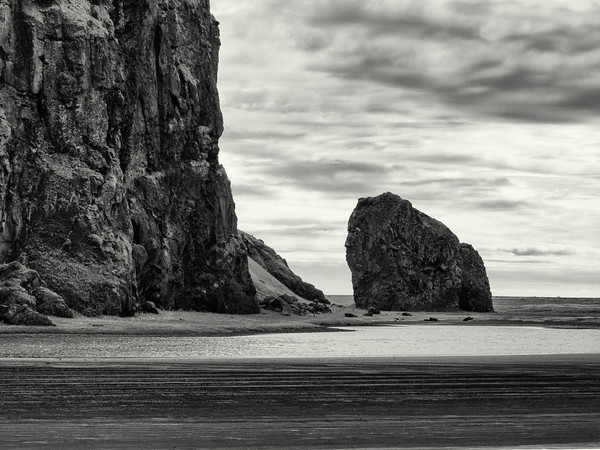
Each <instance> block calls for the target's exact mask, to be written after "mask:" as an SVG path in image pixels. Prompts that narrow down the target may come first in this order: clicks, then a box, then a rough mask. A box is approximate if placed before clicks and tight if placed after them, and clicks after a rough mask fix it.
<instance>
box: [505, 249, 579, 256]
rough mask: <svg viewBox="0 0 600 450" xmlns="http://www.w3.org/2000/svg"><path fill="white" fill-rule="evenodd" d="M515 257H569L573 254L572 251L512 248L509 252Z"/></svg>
mask: <svg viewBox="0 0 600 450" xmlns="http://www.w3.org/2000/svg"><path fill="white" fill-rule="evenodd" d="M510 253H512V254H513V255H515V256H569V255H573V254H575V252H573V251H572V250H541V249H539V248H534V247H529V248H513V249H512V250H510Z"/></svg>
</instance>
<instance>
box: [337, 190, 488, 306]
mask: <svg viewBox="0 0 600 450" xmlns="http://www.w3.org/2000/svg"><path fill="white" fill-rule="evenodd" d="M346 260H347V262H348V265H349V267H350V270H351V272H352V285H353V289H354V301H355V303H356V305H357V306H359V307H362V308H368V307H371V306H378V307H379V308H381V309H384V310H396V311H401V310H422V311H446V310H455V309H459V308H461V309H464V310H467V311H479V312H487V311H493V307H492V295H491V292H490V286H489V281H488V278H487V275H486V271H485V266H484V264H483V261H482V259H481V258H480V257H479V254H478V253H477V252H476V251H475V250H474V249H473V247H471V246H470V245H468V244H461V243H460V242H459V240H458V238H457V237H456V236H455V235H454V233H452V232H451V231H450V230H449V229H448V228H447V227H446V226H445V225H444V224H442V223H441V222H439V221H437V220H435V219H433V218H431V217H429V216H427V215H425V214H423V213H422V212H420V211H418V210H416V209H415V208H413V207H412V205H411V203H410V202H409V201H407V200H403V199H402V198H400V197H399V196H397V195H394V194H391V193H389V192H388V193H385V194H382V195H380V196H378V197H369V198H361V199H360V200H359V201H358V205H357V206H356V208H355V210H354V212H353V213H352V215H351V217H350V220H349V223H348V238H347V240H346Z"/></svg>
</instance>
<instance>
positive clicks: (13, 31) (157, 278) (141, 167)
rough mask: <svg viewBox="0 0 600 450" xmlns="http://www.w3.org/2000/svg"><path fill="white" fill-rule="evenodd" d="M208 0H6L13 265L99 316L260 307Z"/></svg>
mask: <svg viewBox="0 0 600 450" xmlns="http://www.w3.org/2000/svg"><path fill="white" fill-rule="evenodd" d="M217 25H218V24H217V22H216V21H215V19H214V18H213V17H212V16H211V14H210V12H209V2H208V0H178V1H174V0H135V1H119V0H116V1H112V0H111V1H108V0H92V1H88V0H77V1H75V0H44V1H41V0H36V1H34V0H0V262H9V261H14V260H18V261H20V262H22V263H24V264H25V265H26V266H28V267H30V268H31V269H35V270H36V271H37V272H38V273H39V274H40V276H41V277H42V278H43V279H44V280H45V282H46V283H47V285H48V287H49V288H50V289H51V290H52V291H54V292H55V293H57V294H60V295H61V296H62V297H63V298H64V299H65V300H66V302H67V304H68V305H69V306H70V307H71V308H74V309H76V310H78V311H81V312H83V313H86V314H92V315H93V314H102V313H104V314H115V315H116V314H121V315H127V314H132V313H133V312H134V310H135V307H136V304H140V303H143V302H144V301H152V302H154V303H155V304H156V306H158V307H160V308H183V309H196V310H209V311H218V312H231V313H251V312H257V311H258V304H257V302H256V300H255V298H254V288H253V286H252V283H251V280H250V276H249V273H248V269H247V257H246V254H245V252H244V250H243V249H242V247H241V242H240V239H239V237H238V236H237V223H236V216H235V212H234V203H233V200H232V197H231V191H230V186H229V181H228V179H227V176H226V174H225V171H224V170H223V168H222V167H221V166H220V165H219V161H218V151H219V149H218V138H219V136H220V135H221V132H222V129H223V125H222V117H221V112H220V109H219V100H218V94H217V89H216V78H217V63H218V49H219V45H220V42H219V32H218V27H217Z"/></svg>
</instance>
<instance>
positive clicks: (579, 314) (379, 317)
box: [0, 297, 600, 336]
mask: <svg viewBox="0 0 600 450" xmlns="http://www.w3.org/2000/svg"><path fill="white" fill-rule="evenodd" d="M558 302H562V303H558ZM495 305H496V309H497V312H494V313H473V312H467V311H456V312H411V313H403V312H399V311H382V313H381V314H375V315H373V316H365V315H364V314H365V312H366V311H364V310H362V309H358V308H356V307H354V306H343V305H336V304H333V305H332V307H331V309H332V313H328V314H315V315H314V316H313V315H312V314H309V315H304V316H299V315H284V314H281V313H278V312H274V311H269V310H262V311H261V314H255V315H229V314H213V313H201V312H193V311H161V312H160V314H158V315H155V314H146V313H142V314H138V315H136V316H135V317H127V318H123V317H114V316H100V317H85V316H82V315H76V317H75V318H73V319H65V318H58V317H53V318H52V321H53V322H54V323H55V324H56V326H55V327H31V326H14V325H5V324H0V334H15V333H18V334H40V333H53V334H113V335H132V336H140V335H141V336H143V335H152V336H239V335H249V334H266V333H297V332H324V331H336V330H335V328H336V327H342V326H383V325H412V324H423V323H428V324H430V325H432V326H437V325H448V324H452V325H464V326H477V325H510V326H545V327H557V328H560V327H563V328H600V299H585V301H583V300H582V299H573V300H572V301H569V299H539V298H515V297H501V298H498V299H496V300H495ZM346 314H353V315H354V316H356V317H346ZM407 314H410V315H407ZM468 317H470V318H472V320H469V321H465V319H467V318H468ZM431 318H433V319H437V321H430V319H431Z"/></svg>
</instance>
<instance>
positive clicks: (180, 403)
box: [0, 298, 600, 448]
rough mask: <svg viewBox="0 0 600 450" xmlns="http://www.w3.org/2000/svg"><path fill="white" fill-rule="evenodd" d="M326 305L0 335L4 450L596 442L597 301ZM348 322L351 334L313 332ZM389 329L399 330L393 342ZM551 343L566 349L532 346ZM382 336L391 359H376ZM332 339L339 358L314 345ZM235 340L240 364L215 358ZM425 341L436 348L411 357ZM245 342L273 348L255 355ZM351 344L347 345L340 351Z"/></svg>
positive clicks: (1, 330) (87, 322)
mask: <svg viewBox="0 0 600 450" xmlns="http://www.w3.org/2000/svg"><path fill="white" fill-rule="evenodd" d="M332 301H334V302H337V303H338V304H340V305H341V306H338V307H335V308H334V313H333V314H331V315H325V314H324V315H321V316H319V315H316V316H315V317H312V316H311V317H306V316H304V317H292V316H281V315H280V314H277V313H273V312H272V311H269V312H265V314H261V315H256V316H217V315H214V314H202V313H184V312H163V313H162V314H161V315H159V316H154V315H152V316H151V315H142V316H140V317H137V318H130V319H123V318H111V317H101V318H93V319H90V318H83V317H78V318H75V319H74V322H67V320H68V319H65V323H67V324H70V325H63V323H62V322H60V323H58V326H56V327H52V328H49V329H48V330H47V331H46V329H44V330H43V331H42V332H40V331H39V330H38V332H37V333H35V332H34V333H32V332H31V330H30V329H28V328H27V327H8V326H0V383H1V385H2V386H3V388H2V396H0V433H1V435H2V439H1V440H0V447H1V448H406V447H410V448H432V447H434V448H435V447H444V448H460V447H463V448H474V447H475V448H476V447H493V448H499V447H500V448H501V447H506V448H514V447H519V446H524V447H531V448H540V447H542V448H573V447H576V448H597V447H600V434H599V433H598V431H597V430H598V429H599V428H600V339H597V337H596V336H595V335H594V336H591V337H590V336H587V335H586V336H585V337H583V338H582V337H581V336H583V335H582V334H581V333H584V334H585V333H592V334H594V333H598V332H600V329H599V327H598V320H599V319H598V317H599V315H600V314H599V313H600V300H598V299H582V300H569V301H567V300H565V299H539V298H537V299H519V298H497V299H496V300H495V306H496V310H497V312H495V313H489V314H473V313H465V312H452V313H412V316H403V315H402V313H401V312H389V313H388V312H385V313H383V314H381V315H379V316H373V317H367V316H362V314H361V310H357V309H355V308H353V307H352V306H349V305H343V304H342V303H343V301H344V299H342V298H338V299H335V298H334V299H332ZM346 301H347V299H346ZM570 303H571V304H570ZM344 306H345V307H344ZM348 311H352V312H353V313H355V315H357V317H356V318H346V317H345V313H346V312H348ZM161 316H162V317H161ZM431 316H435V318H437V319H438V321H437V322H431V321H427V322H425V320H426V319H429V318H430V317H431ZM467 316H470V317H473V319H474V320H472V321H468V322H463V319H464V318H465V317H467ZM396 319H398V320H396ZM161 320H162V321H164V322H161ZM181 322H183V323H181ZM357 322H358V323H357ZM73 324H74V325H73ZM132 324H133V326H132ZM169 324H173V325H174V327H173V328H174V329H173V330H171V333H168V330H169ZM98 325H100V326H98ZM205 325H207V327H205ZM342 325H350V328H351V329H354V330H357V331H354V332H350V331H346V332H340V333H314V332H311V333H308V334H305V332H306V331H307V330H311V331H317V330H331V329H332V328H334V329H335V328H336V327H340V326H342ZM178 327H179V328H178ZM132 329H133V332H132ZM7 330H8V331H7ZM287 330H292V331H296V332H298V333H294V334H285V333H281V332H282V331H287ZM361 330H364V331H365V334H363V333H361ZM378 330H380V331H381V332H382V333H383V335H379V337H378V338H377V339H371V340H368V342H367V343H366V345H359V342H360V341H361V339H363V338H361V335H362V336H363V337H364V336H371V337H373V336H377V333H375V334H373V332H377V331H378ZM386 330H391V331H393V330H400V331H401V333H400V335H401V336H403V338H402V339H403V340H402V339H398V343H397V347H394V346H393V344H394V342H393V341H390V338H389V336H391V335H390V334H389V333H388V332H387V331H386ZM269 331H272V333H269ZM496 332H498V333H500V334H495V335H494V336H496V337H495V338H493V339H492V335H493V333H496ZM261 333H262V334H261ZM386 333H388V334H386ZM555 334H556V336H557V337H558V340H557V341H555V343H556V342H558V343H559V344H560V340H561V337H562V341H563V344H564V345H563V344H560V345H562V346H561V347H558V350H557V349H556V348H554V347H552V346H551V345H550V344H548V343H547V342H549V341H547V342H546V343H544V342H543V341H539V340H540V339H547V338H548V336H555ZM230 335H231V337H228V336H230ZM437 335H439V336H442V337H441V338H440V339H439V341H438V343H437V344H436V343H435V340H432V339H433V337H435V336H437ZM338 336H340V337H338ZM381 336H388V337H387V338H385V339H387V343H385V345H387V346H388V347H386V348H388V349H391V350H390V351H392V352H393V353H381V352H378V351H377V349H378V348H383V347H384V342H383V340H384V339H383V338H382V337H381ZM540 336H541V337H540ZM577 336H579V337H577ZM509 337H510V339H509ZM193 339H199V340H198V341H197V342H203V344H202V345H199V344H198V343H196V344H194V341H193ZM244 339H247V342H246V341H244ZM469 339H470V341H469ZM553 339H554V338H553ZM575 339H580V341H576V340H575ZM186 340H190V341H189V342H188V343H187V344H185V345H184V347H183V348H184V350H185V351H179V350H178V347H177V345H178V344H177V342H178V341H181V342H184V341H185V342H187V341H186ZM338 340H340V341H339V342H346V344H343V345H342V344H339V345H338V344H332V345H330V346H329V347H328V348H329V349H330V350H328V351H331V352H334V353H327V352H321V353H319V352H317V351H316V350H315V349H318V348H319V346H323V347H327V345H328V344H327V343H328V342H331V343H334V342H338ZM511 340H512V341H519V340H520V341H522V342H521V344H522V345H523V346H524V347H521V348H522V349H524V350H519V351H517V350H516V349H515V348H512V347H510V348H509V346H508V342H509V341H511ZM221 341H222V342H221ZM234 341H235V342H237V341H239V342H241V343H242V344H236V345H238V347H239V348H238V350H237V353H236V355H235V357H232V356H231V354H221V355H220V356H219V355H218V354H217V355H216V356H217V357H216V358H215V357H213V358H210V357H206V356H207V355H210V354H211V352H212V354H213V356H214V354H215V353H218V351H217V350H218V348H219V345H229V344H227V343H228V342H229V343H231V342H234ZM429 341H431V342H430V344H427V345H432V348H436V349H437V350H435V351H434V352H432V353H422V354H419V353H418V352H417V353H415V349H416V350H419V349H420V350H421V351H423V349H424V348H425V343H426V342H429ZM448 341H453V342H452V344H453V345H454V347H451V346H450V347H449V346H447V345H446V346H445V345H444V342H448ZM248 342H254V344H252V345H254V346H255V347H254V348H255V349H256V348H260V346H261V345H262V347H263V348H266V349H267V350H268V351H267V352H265V353H263V354H262V356H260V357H256V354H253V353H252V352H251V351H250V347H248ZM353 342H354V344H353ZM577 342H580V343H581V344H580V345H579V344H578V343H577ZM115 343H116V345H115ZM290 343H291V344H290ZM88 344H89V346H87V347H86V345H88ZM559 344H556V345H559ZM567 344H569V345H568V346H567ZM182 345H183V344H182ZM194 345H195V347H194ZM302 345H304V346H305V347H303V350H302V351H301V352H300V353H292V354H293V355H295V356H294V357H285V352H286V351H289V350H290V349H294V348H296V349H297V348H298V347H299V346H300V347H301V346H302ZM344 345H345V346H352V345H354V350H353V351H351V352H348V353H342V354H343V355H345V356H343V357H339V356H338V357H335V356H331V355H333V354H337V353H335V352H339V351H340V349H341V348H343V347H344ZM486 345H487V346H488V347H489V348H490V351H489V352H487V353H486V352H485V351H483V352H481V353H471V354H469V352H467V351H465V350H464V349H473V348H476V347H479V348H483V349H485V348H486ZM201 346H204V347H203V348H200V347H201ZM409 346H411V347H410V348H409ZM503 346H504V347H503ZM311 348H312V349H313V350H312V351H311V350H307V349H311ZM365 348H366V349H370V350H365ZM411 348H412V350H410V349H411ZM444 348H446V350H443V349H444ZM457 348H458V349H461V348H462V349H463V351H460V350H457ZM99 349H100V350H102V352H99ZM161 349H162V350H161ZM190 349H191V350H190ZM211 349H212V350H211ZM492 349H495V351H493V352H492V351H491V350H492ZM245 350H246V353H247V354H246V355H245V354H244V351H245ZM190 351H196V352H199V353H196V354H194V353H190ZM148 352H149V353H148ZM153 352H154V353H153ZM519 352H520V353H519ZM148 355H152V356H148ZM288 355H289V354H288ZM390 355H394V356H390ZM244 356H246V357H244Z"/></svg>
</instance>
